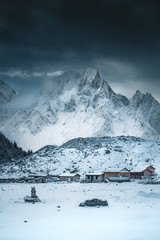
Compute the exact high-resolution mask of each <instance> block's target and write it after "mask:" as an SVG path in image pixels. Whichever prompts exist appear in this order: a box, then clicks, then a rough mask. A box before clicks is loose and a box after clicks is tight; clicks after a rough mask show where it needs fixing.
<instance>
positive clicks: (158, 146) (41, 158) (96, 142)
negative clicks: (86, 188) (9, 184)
mask: <svg viewBox="0 0 160 240" xmlns="http://www.w3.org/2000/svg"><path fill="white" fill-rule="evenodd" d="M159 151H160V142H159V141H154V140H143V139H140V138H136V137H125V136H121V137H97V138H77V139H72V140H70V141H68V142H66V143H65V144H63V145H61V146H60V147H58V146H46V147H44V148H42V149H40V150H39V151H37V152H35V153H34V154H32V155H31V156H29V157H25V158H23V159H19V160H17V161H15V162H13V163H11V164H3V165H1V170H0V174H1V177H3V178H5V177H8V178H13V177H15V178H18V177H23V176H28V175H30V174H37V175H40V176H41V175H48V174H50V175H59V174H62V173H65V172H70V173H72V172H74V173H79V174H80V175H81V178H82V179H83V177H84V174H85V173H94V172H99V173H100V172H104V171H107V170H108V169H111V168H117V169H122V168H124V167H126V168H127V169H132V168H135V167H138V166H144V168H146V167H148V166H149V165H153V166H154V167H155V168H156V173H157V174H160V158H159Z"/></svg>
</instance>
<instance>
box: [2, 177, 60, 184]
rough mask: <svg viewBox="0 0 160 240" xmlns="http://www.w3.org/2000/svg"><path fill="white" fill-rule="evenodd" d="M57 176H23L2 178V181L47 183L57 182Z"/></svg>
mask: <svg viewBox="0 0 160 240" xmlns="http://www.w3.org/2000/svg"><path fill="white" fill-rule="evenodd" d="M57 181H59V180H58V178H57V177H48V176H46V177H44V176H43V177H22V178H0V183H47V182H57Z"/></svg>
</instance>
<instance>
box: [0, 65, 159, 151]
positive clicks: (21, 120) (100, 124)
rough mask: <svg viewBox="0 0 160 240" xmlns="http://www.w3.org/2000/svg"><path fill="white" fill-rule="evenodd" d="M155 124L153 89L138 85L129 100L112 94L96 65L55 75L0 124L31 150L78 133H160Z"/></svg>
mask: <svg viewBox="0 0 160 240" xmlns="http://www.w3.org/2000/svg"><path fill="white" fill-rule="evenodd" d="M2 117H3V116H2ZM159 129H160V104H159V103H158V101H156V100H155V99H154V98H153V97H152V95H150V94H148V93H147V94H143V93H141V92H140V91H137V92H136V93H135V94H134V96H133V97H132V98H131V99H130V100H128V99H127V98H126V97H125V96H123V95H121V94H116V93H115V92H114V91H113V90H112V88H111V87H110V86H109V84H108V83H107V81H105V80H104V79H103V78H101V76H100V74H99V73H98V71H97V70H96V69H94V68H87V69H86V70H85V71H84V73H82V74H80V73H77V72H73V71H68V72H64V73H63V74H62V75H60V76H59V77H57V78H54V79H53V80H52V81H50V82H49V83H47V85H46V86H45V87H44V89H43V91H42V92H41V95H40V97H39V99H38V101H37V103H36V104H35V105H34V107H32V108H30V109H27V110H26V111H25V110H24V111H23V110H20V111H19V112H16V113H15V114H13V115H12V116H11V117H9V118H7V119H6V120H5V121H3V123H2V122H1V125H0V130H1V131H2V132H3V133H4V134H5V135H6V136H7V137H8V138H9V139H10V140H12V141H16V142H17V143H18V145H19V146H21V147H23V148H24V149H26V150H28V149H32V150H34V151H35V150H38V149H39V148H41V147H43V146H45V145H53V144H55V145H61V144H63V143H64V142H66V141H68V140H70V139H73V138H78V137H103V136H120V135H125V136H136V137H143V138H150V139H159V138H160V130H159Z"/></svg>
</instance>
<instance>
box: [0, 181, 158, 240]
mask: <svg viewBox="0 0 160 240" xmlns="http://www.w3.org/2000/svg"><path fill="white" fill-rule="evenodd" d="M31 186H35V187H36V190H37V195H38V197H39V198H40V199H41V200H42V202H41V203H35V204H31V203H25V202H24V200H23V197H24V196H25V195H30V190H31ZM93 197H96V198H100V199H103V200H105V199H106V200H107V201H108V203H109V206H108V207H100V208H98V207H84V208H83V207H78V205H79V203H80V202H82V201H84V200H86V199H91V198H93ZM159 198H160V188H159V185H142V184H138V183H136V182H130V183H121V184H117V183H101V184H81V183H68V184H67V183H47V184H35V185H30V184H0V239H1V240H29V239H30V240H32V239H35V240H42V239H43V240H44V239H45V240H64V239H65V240H73V239H74V240H75V239H76V240H82V239H83V240H88V239H92V240H98V239H110V240H121V239H122V240H143V239H145V240H150V239H156V240H158V239H159V236H160V228H159V222H160V214H159V212H160V204H159ZM58 206H60V207H58ZM25 221H27V222H25Z"/></svg>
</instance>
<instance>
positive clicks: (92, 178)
mask: <svg viewBox="0 0 160 240" xmlns="http://www.w3.org/2000/svg"><path fill="white" fill-rule="evenodd" d="M85 181H86V182H95V183H98V182H103V181H104V175H103V173H86V174H85Z"/></svg>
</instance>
